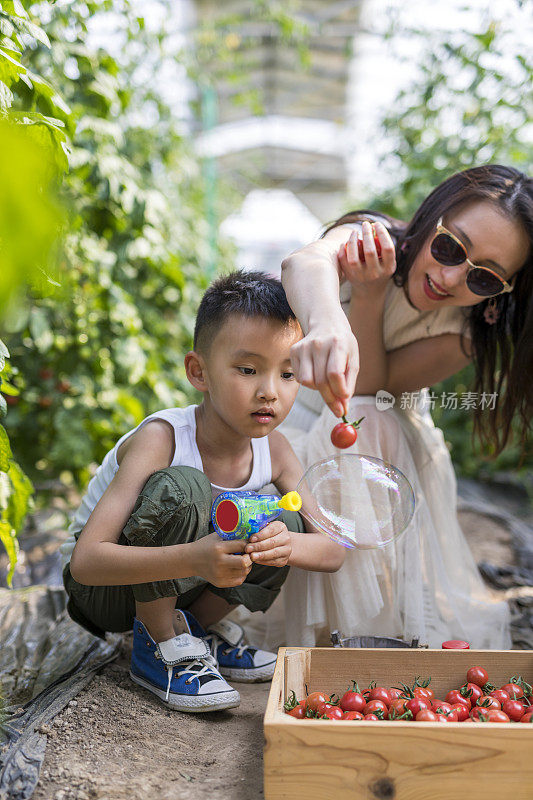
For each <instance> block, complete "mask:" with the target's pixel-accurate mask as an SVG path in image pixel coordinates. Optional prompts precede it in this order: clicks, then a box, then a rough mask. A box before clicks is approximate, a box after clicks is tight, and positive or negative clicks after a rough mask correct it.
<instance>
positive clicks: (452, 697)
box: [446, 689, 472, 711]
mask: <svg viewBox="0 0 533 800" xmlns="http://www.w3.org/2000/svg"><path fill="white" fill-rule="evenodd" d="M446 702H447V703H450V705H452V706H453V705H455V703H464V705H465V706H467V707H468V710H469V711H470V709H471V707H472V704H471V702H470V698H469V697H463V695H462V694H461V691H460V689H451V690H450V691H449V692H448V694H447V695H446Z"/></svg>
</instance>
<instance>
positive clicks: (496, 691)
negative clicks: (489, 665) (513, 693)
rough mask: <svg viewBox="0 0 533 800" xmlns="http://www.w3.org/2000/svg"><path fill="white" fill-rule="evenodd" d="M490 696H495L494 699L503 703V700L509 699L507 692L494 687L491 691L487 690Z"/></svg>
mask: <svg viewBox="0 0 533 800" xmlns="http://www.w3.org/2000/svg"><path fill="white" fill-rule="evenodd" d="M489 695H490V697H495V698H496V700H498V701H499V702H500V704H501V705H503V702H504V700H509V694H508V693H507V692H504V691H503V689H494V690H493V691H492V692H489Z"/></svg>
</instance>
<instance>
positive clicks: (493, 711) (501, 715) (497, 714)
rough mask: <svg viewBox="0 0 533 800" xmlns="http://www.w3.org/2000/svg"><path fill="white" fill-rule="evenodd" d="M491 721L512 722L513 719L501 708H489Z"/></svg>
mask: <svg viewBox="0 0 533 800" xmlns="http://www.w3.org/2000/svg"><path fill="white" fill-rule="evenodd" d="M488 715H489V722H510V721H511V720H510V719H509V717H508V716H507V714H506V713H505V712H504V711H502V710H501V709H500V708H489V710H488Z"/></svg>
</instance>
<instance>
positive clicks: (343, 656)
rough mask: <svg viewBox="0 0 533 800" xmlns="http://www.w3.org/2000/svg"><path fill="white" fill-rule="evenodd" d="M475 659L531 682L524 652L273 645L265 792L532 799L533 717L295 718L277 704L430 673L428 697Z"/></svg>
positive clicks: (492, 671)
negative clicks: (526, 720)
mask: <svg viewBox="0 0 533 800" xmlns="http://www.w3.org/2000/svg"><path fill="white" fill-rule="evenodd" d="M475 664H478V665H482V666H484V667H485V668H486V669H487V670H488V673H489V680H490V681H491V682H492V683H494V684H496V685H498V686H500V685H502V684H503V683H506V682H507V681H508V679H509V677H510V676H511V675H517V674H519V675H522V677H523V678H524V679H525V680H527V681H528V682H529V683H533V651H531V650H527V651H526V650H522V651H519V650H514V651H501V652H500V651H494V650H455V651H454V650H393V649H375V650H370V649H368V650H367V649H344V648H320V647H316V648H311V647H307V648H306V647H288V648H280V651H279V654H278V660H277V665H276V671H275V674H274V678H273V680H272V688H271V690H270V695H269V698H268V704H267V710H266V714H265V719H264V730H265V751H264V774H265V800H289V798H290V800H345V798H346V799H347V798H350V800H359V798H360V799H361V800H363V798H364V800H454V798H460V799H461V800H462V799H463V798H467V800H507V798H509V799H510V800H532V798H533V725H522V724H510V723H507V724H494V723H486V724H464V723H444V724H443V723H429V722H428V723H424V724H421V723H415V722H394V723H392V722H386V721H384V722H360V721H359V722H343V721H339V722H333V721H330V720H296V719H293V718H292V717H289V716H288V715H287V714H285V713H284V711H283V703H284V702H285V700H286V698H287V697H288V696H289V694H290V692H291V690H294V691H295V692H296V696H297V697H298V699H302V698H303V697H304V696H305V684H307V687H308V689H309V692H313V691H316V690H319V689H320V690H324V691H326V692H329V693H331V692H337V694H342V693H343V692H344V691H346V689H347V687H348V686H349V685H350V682H351V680H352V678H354V679H356V680H357V681H358V682H359V685H360V686H366V685H368V683H369V682H370V681H371V680H376V681H377V682H378V684H385V685H387V686H390V685H394V684H396V685H398V681H400V680H402V681H404V682H406V683H410V682H412V681H413V680H414V678H415V676H417V675H421V676H422V677H429V676H431V687H432V689H433V690H434V691H435V692H436V696H437V697H439V696H440V698H441V699H443V698H444V696H445V695H446V693H447V692H448V691H449V689H451V688H453V687H457V686H461V685H462V684H463V683H464V682H465V680H466V671H467V669H468V668H469V667H471V666H473V665H475Z"/></svg>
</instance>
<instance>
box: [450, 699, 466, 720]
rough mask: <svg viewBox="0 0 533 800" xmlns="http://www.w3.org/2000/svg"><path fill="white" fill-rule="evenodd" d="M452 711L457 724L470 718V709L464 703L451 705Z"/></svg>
mask: <svg viewBox="0 0 533 800" xmlns="http://www.w3.org/2000/svg"><path fill="white" fill-rule="evenodd" d="M452 711H455V713H456V715H457V721H458V722H464V721H465V719H468V718H469V716H470V709H469V708H468V706H467V705H465V704H464V703H454V704H453V705H452Z"/></svg>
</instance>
